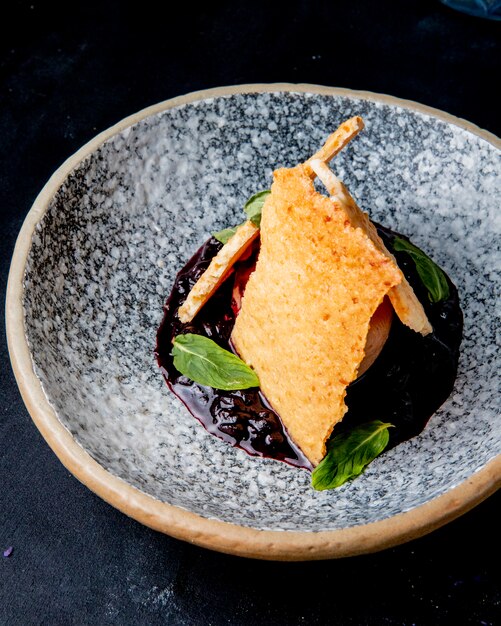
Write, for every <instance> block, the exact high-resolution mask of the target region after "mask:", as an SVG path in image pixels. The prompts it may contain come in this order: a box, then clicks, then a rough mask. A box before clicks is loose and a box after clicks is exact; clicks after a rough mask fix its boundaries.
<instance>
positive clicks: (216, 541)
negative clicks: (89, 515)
mask: <svg viewBox="0 0 501 626" xmlns="http://www.w3.org/2000/svg"><path fill="white" fill-rule="evenodd" d="M266 92H295V93H312V94H318V95H331V96H345V97H350V98H358V99H361V100H370V101H373V102H378V103H382V104H389V105H394V106H399V107H402V108H405V109H410V110H411V111H414V112H419V113H424V114H426V115H430V116H432V117H435V118H438V119H441V120H443V121H445V122H447V123H449V124H453V125H455V126H459V127H460V128H462V129H464V130H467V131H468V132H470V133H473V134H474V135H476V136H478V137H480V138H481V139H484V140H486V141H488V142H489V143H491V144H493V146H494V147H496V148H498V149H501V141H500V140H499V139H498V138H497V137H496V136H495V135H493V134H492V133H489V132H488V131H485V130H482V129H480V128H479V127H478V126H476V125H474V124H472V123H471V122H468V121H466V120H463V119H460V118H458V117H455V116H453V115H450V114H448V113H445V112H443V111H440V110H438V109H435V108H432V107H429V106H427V105H423V104H419V103H416V102H413V101H410V100H404V99H400V98H396V97H394V96H388V95H383V94H376V93H373V92H368V91H355V90H351V89H346V88H339V87H327V86H322V85H312V84H304V83H302V84H294V83H269V84H244V85H235V86H228V87H217V88H211V89H205V90H202V91H195V92H192V93H189V94H187V95H183V96H179V97H175V98H171V99H168V100H165V101H163V102H160V103H158V104H155V105H153V106H149V107H147V108H145V109H142V110H141V111H139V112H137V113H134V114H133V115H130V116H128V117H126V118H124V119H123V120H121V121H120V122H118V123H117V124H114V125H113V126H111V127H110V128H108V129H107V130H105V131H103V132H101V133H99V134H98V135H97V136H95V137H94V138H93V139H91V140H90V141H89V142H88V143H86V144H85V145H84V146H83V147H81V148H80V149H79V150H78V151H77V152H76V153H75V154H73V155H72V156H70V157H69V158H68V159H67V160H66V161H65V162H64V163H63V164H62V165H61V166H60V167H59V168H58V169H57V170H56V171H55V172H54V174H53V175H52V176H51V178H50V179H49V181H48V182H47V183H46V185H45V186H44V187H43V189H42V191H41V192H40V194H39V195H38V197H37V198H36V199H35V202H34V203H33V206H32V208H31V209H30V211H29V213H28V215H27V216H26V219H25V220H24V223H23V225H22V228H21V230H20V233H19V235H18V238H17V242H16V245H15V249H14V254H13V257H12V261H11V266H10V272H9V278H8V283H7V298H6V309H5V313H6V315H5V318H6V331H7V343H8V349H9V354H10V359H11V364H12V368H13V371H14V374H15V377H16V381H17V384H18V386H19V390H20V392H21V396H22V398H23V401H24V403H25V405H26V408H27V409H28V412H29V413H30V415H31V418H32V419H33V421H34V423H35V425H36V426H37V428H38V430H39V431H40V433H41V434H42V436H43V437H44V439H45V440H46V442H47V443H48V444H49V446H50V447H51V448H52V450H53V451H54V453H55V454H56V456H57V457H58V458H59V460H60V461H61V462H62V463H63V465H64V466H65V467H66V468H67V469H68V470H69V471H70V472H71V473H72V474H73V475H74V476H75V477H76V478H78V480H80V482H82V483H83V484H84V485H86V486H87V487H88V488H89V489H91V490H92V491H93V492H94V493H96V494H97V495H98V496H100V497H101V498H102V499H103V500H105V501H106V502H108V503H109V504H111V505H112V506H114V507H115V508H117V509H119V510H120V511H122V512H123V513H125V514H126V515H128V516H130V517H132V518H133V519H135V520H137V521H138V522H141V523H142V524H144V525H146V526H149V527H150V528H153V529H155V530H158V531H160V532H163V533H166V534H168V535H170V536H172V537H175V538H178V539H182V540H185V541H188V542H190V543H193V544H196V545H199V546H203V547H205V548H210V549H213V550H217V551H219V552H225V553H228V554H234V555H238V556H245V557H251V558H259V559H267V560H282V561H301V560H317V559H329V558H339V557H345V556H354V555H359V554H365V553H370V552H376V551H378V550H383V549H385V548H388V547H391V546H395V545H399V544H401V543H404V542H406V541H409V540H411V539H415V538H417V537H420V536H422V535H425V534H427V533H429V532H431V531H432V530H434V529H436V528H439V527H440V526H442V525H444V524H446V523H448V522H449V521H452V520H453V519H455V518H457V517H459V516H460V515H462V514H463V513H466V512H467V511H469V510H470V509H472V508H473V507H474V506H476V505H477V504H479V503H480V502H481V501H482V500H484V499H485V498H487V497H488V496H489V495H491V494H493V493H494V492H495V491H496V490H497V489H498V488H499V487H500V486H501V455H498V456H497V457H496V458H495V459H493V460H491V461H490V462H489V463H488V464H486V465H485V466H484V467H483V468H481V469H480V470H478V471H477V472H475V473H474V474H473V475H472V476H470V477H469V478H468V479H466V480H465V481H463V482H462V483H460V484H459V485H457V486H456V487H454V488H452V489H450V490H449V491H447V492H446V493H445V494H443V495H441V496H438V497H436V498H433V499H432V500H430V501H428V502H426V503H424V504H422V505H420V506H418V507H415V508H413V509H411V510H409V511H406V512H402V513H398V514H396V515H394V516H392V517H389V518H386V519H384V520H380V521H377V522H371V523H368V524H361V525H358V526H352V527H349V528H343V529H338V530H329V531H318V532H312V531H283V530H258V529H254V528H250V527H246V526H240V525H237V524H233V523H229V522H224V521H220V520H216V519H210V518H205V517H202V516H200V515H198V514H196V513H192V512H191V511H188V510H185V509H183V508H181V507H178V506H175V505H171V504H168V503H166V502H161V501H160V500H157V499H156V498H154V497H153V496H150V495H147V494H146V493H144V492H142V491H140V490H139V489H137V488H135V487H133V486H132V485H130V484H128V483H127V482H126V481H125V480H122V479H121V478H118V477H117V476H114V475H113V474H112V473H110V472H109V471H108V470H106V469H104V468H103V467H102V466H101V465H100V464H99V463H98V462H97V461H96V460H94V459H93V458H92V457H91V456H90V454H89V453H88V452H86V451H85V450H84V449H83V447H82V446H81V445H80V444H79V443H77V441H76V440H75V439H73V437H72V435H71V434H70V432H69V431H68V430H67V429H66V427H65V426H63V424H62V423H61V422H60V421H59V419H58V418H57V415H56V413H55V410H54V409H53V408H52V406H51V404H50V403H49V401H48V399H47V397H46V396H45V394H44V391H43V388H42V384H41V382H40V380H39V378H38V377H37V376H36V374H35V372H34V369H33V361H32V357H31V353H30V349H29V345H28V341H27V337H26V334H25V322H24V311H23V301H22V300H23V278H24V273H25V266H26V261H27V257H28V254H29V251H30V248H31V241H32V235H33V232H34V230H35V228H36V225H37V224H38V222H39V221H40V219H41V218H42V217H43V215H44V213H45V211H46V210H47V207H48V205H49V203H50V201H51V199H52V198H53V196H54V194H55V192H56V191H57V190H58V189H59V187H60V185H61V184H62V182H63V181H64V180H65V178H66V177H67V175H68V174H69V173H70V172H71V170H73V169H74V168H75V167H76V166H77V165H78V164H79V163H80V162H81V161H82V160H83V159H85V158H86V157H87V156H88V155H90V154H91V153H92V152H94V151H95V150H96V149H97V148H99V147H100V146H101V145H102V144H103V143H104V142H105V141H106V140H107V139H109V138H111V137H112V136H114V135H116V134H118V133H120V132H121V131H123V130H124V129H125V128H127V127H129V126H131V125H133V124H135V123H137V122H139V121H140V120H142V119H144V118H146V117H148V116H152V115H155V114H157V113H161V112H162V111H165V110H167V109H170V108H173V107H177V106H180V105H184V104H189V103H193V102H197V101H199V100H206V99H209V98H218V97H221V96H230V95H234V94H239V93H266Z"/></svg>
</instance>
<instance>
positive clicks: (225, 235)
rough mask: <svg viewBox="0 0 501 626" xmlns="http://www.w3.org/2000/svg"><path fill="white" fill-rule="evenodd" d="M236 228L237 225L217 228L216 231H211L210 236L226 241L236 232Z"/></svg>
mask: <svg viewBox="0 0 501 626" xmlns="http://www.w3.org/2000/svg"><path fill="white" fill-rule="evenodd" d="M237 228H238V226H230V228H223V230H218V232H217V233H212V236H213V237H215V238H216V239H217V240H218V241H220V242H221V243H228V241H229V240H230V239H231V238H232V237H233V235H234V234H235V233H236V232H237Z"/></svg>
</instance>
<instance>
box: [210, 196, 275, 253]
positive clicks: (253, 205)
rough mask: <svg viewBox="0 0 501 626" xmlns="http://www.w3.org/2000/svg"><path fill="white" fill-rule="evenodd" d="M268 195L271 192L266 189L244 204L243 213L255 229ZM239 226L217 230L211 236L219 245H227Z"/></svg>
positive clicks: (259, 222)
mask: <svg viewBox="0 0 501 626" xmlns="http://www.w3.org/2000/svg"><path fill="white" fill-rule="evenodd" d="M270 193H271V191H269V190H268V189H266V190H265V191H258V192H257V193H255V194H254V195H253V196H251V197H250V198H249V199H248V200H247V202H246V203H245V204H244V211H245V213H246V215H247V218H248V219H249V220H250V221H251V222H252V223H253V224H254V226H256V227H257V228H259V227H260V226H261V213H262V209H263V205H264V203H265V202H266V198H267V197H268V196H269V195H270ZM240 226H242V224H239V225H238V226H230V227H229V228H223V230H218V231H217V232H216V233H212V236H213V237H215V238H216V239H217V240H218V241H220V242H221V243H228V241H229V240H230V239H231V238H232V237H233V235H234V234H235V233H236V232H237V230H238V228H239V227H240Z"/></svg>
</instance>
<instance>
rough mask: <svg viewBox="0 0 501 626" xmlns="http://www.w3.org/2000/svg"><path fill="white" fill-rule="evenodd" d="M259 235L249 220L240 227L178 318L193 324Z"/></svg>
mask: <svg viewBox="0 0 501 626" xmlns="http://www.w3.org/2000/svg"><path fill="white" fill-rule="evenodd" d="M258 234H259V228H258V227H257V226H254V224H253V223H252V222H251V221H250V220H249V221H247V222H244V223H243V224H242V225H241V226H239V227H238V229H237V230H236V232H235V234H234V235H233V237H231V239H229V240H228V242H227V243H225V244H224V246H223V247H222V248H221V249H220V250H219V252H218V253H217V254H216V256H214V257H213V259H212V261H211V262H210V265H209V267H208V268H207V269H206V270H205V272H204V273H203V274H202V276H200V278H199V279H198V281H197V282H196V283H195V285H193V288H192V289H191V291H190V293H189V294H188V297H187V298H186V300H185V301H184V303H183V304H182V305H181V306H180V307H179V311H178V316H179V319H180V320H181V322H183V324H186V323H188V322H191V320H192V319H193V318H194V317H195V315H196V314H197V313H198V311H199V310H200V309H201V308H202V307H203V305H204V304H205V303H206V302H207V300H208V299H209V298H210V297H211V296H212V294H213V293H214V292H215V291H216V289H217V288H218V287H219V285H221V283H222V282H223V281H224V279H225V278H226V277H227V276H228V273H229V272H230V270H231V268H232V267H233V264H234V263H235V261H237V259H239V258H240V257H241V256H242V254H243V253H244V252H245V250H247V248H248V247H249V246H250V245H251V243H252V242H253V241H254V239H255V238H256V237H257V236H258Z"/></svg>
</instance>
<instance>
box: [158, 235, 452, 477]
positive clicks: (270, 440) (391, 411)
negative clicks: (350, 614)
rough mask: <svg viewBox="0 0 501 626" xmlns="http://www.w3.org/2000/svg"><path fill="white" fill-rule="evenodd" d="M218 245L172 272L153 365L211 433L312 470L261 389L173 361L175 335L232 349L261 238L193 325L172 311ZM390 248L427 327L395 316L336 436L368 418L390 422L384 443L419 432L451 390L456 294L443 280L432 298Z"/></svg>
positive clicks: (351, 391) (388, 238) (353, 389)
mask: <svg viewBox="0 0 501 626" xmlns="http://www.w3.org/2000/svg"><path fill="white" fill-rule="evenodd" d="M376 226H377V229H378V233H379V235H380V237H381V238H382V239H383V241H384V243H385V245H386V246H387V247H388V248H389V249H390V250H393V246H392V242H393V240H394V238H395V236H397V233H394V232H393V231H391V230H389V229H386V228H383V227H382V226H379V225H376ZM399 236H400V237H403V235H399ZM404 238H405V237H404ZM221 247H222V244H221V243H219V242H218V241H217V240H216V239H213V238H211V239H209V240H208V241H207V242H206V243H205V244H204V245H203V246H202V247H201V248H200V249H199V250H198V252H196V254H195V255H194V256H193V257H192V258H191V259H190V260H189V261H188V263H187V264H186V265H185V266H184V267H183V269H182V270H181V271H180V272H179V274H178V275H177V277H176V280H175V282H174V286H173V289H172V292H171V294H170V296H169V299H168V300H167V302H166V304H165V307H164V311H165V314H164V318H163V321H162V323H161V325H160V328H159V329H158V333H157V347H156V355H157V359H158V364H159V366H160V367H161V369H162V372H163V374H164V377H165V379H166V381H167V384H168V385H169V387H170V389H171V390H172V391H173V392H174V393H175V394H176V395H177V396H178V397H179V398H180V399H181V400H182V401H183V403H184V404H185V405H186V407H187V408H188V410H189V411H190V413H192V415H194V417H196V418H197V419H198V420H199V421H200V422H201V423H202V424H203V426H204V427H205V428H206V429H207V430H208V431H209V432H210V433H212V434H214V435H216V436H217V437H219V438H220V439H222V440H223V441H226V442H228V443H229V444H231V445H233V446H237V447H239V448H242V449H243V450H245V451H246V452H248V453H249V454H251V455H254V456H262V457H268V458H272V459H277V460H279V461H285V462H287V463H289V464H291V465H294V466H297V467H303V468H307V469H311V464H310V463H309V461H308V459H307V458H306V457H305V456H304V455H303V454H302V452H301V450H300V449H299V448H298V447H297V446H296V445H295V444H294V442H293V441H292V440H291V439H290V437H289V436H288V434H287V431H286V430H285V428H284V426H283V424H282V422H281V420H280V417H279V416H278V415H277V414H276V413H275V411H273V409H272V408H271V407H270V405H269V404H268V403H267V402H266V399H265V398H264V396H263V395H262V394H261V393H260V392H259V390H256V389H243V390H241V391H221V390H218V389H213V388H212V387H206V386H204V385H200V384H198V383H195V382H193V381H192V380H189V379H188V378H186V377H185V376H183V375H181V374H180V373H179V372H178V371H177V370H176V368H175V367H174V364H173V359H172V354H171V347H172V340H173V338H174V337H175V336H176V335H178V334H181V333H195V334H199V335H204V336H206V337H209V338H210V339H212V340H213V341H215V342H216V343H218V344H219V345H220V346H221V347H223V348H225V349H227V350H231V345H230V335H231V332H232V330H233V325H234V323H235V317H236V315H237V313H238V309H239V303H238V302H236V301H235V300H236V299H237V300H238V298H239V294H241V292H242V291H243V289H244V288H245V280H246V279H247V278H248V276H249V274H250V273H251V272H252V269H253V267H254V265H255V262H256V258H257V255H258V253H259V242H257V243H256V244H255V245H254V247H253V249H252V251H251V254H250V255H248V256H247V258H246V259H245V260H241V261H240V262H239V263H237V264H236V265H235V267H234V269H233V271H232V272H231V274H230V275H229V276H228V278H227V279H226V280H225V282H224V283H223V284H222V285H221V287H220V288H219V289H218V290H217V292H216V293H215V294H214V295H213V296H212V298H211V299H210V300H209V302H207V304H206V305H205V306H204V307H203V308H202V309H201V311H200V312H199V313H198V315H197V316H196V317H195V319H194V320H193V321H192V322H191V323H189V324H182V323H181V322H180V321H179V319H178V317H177V315H176V313H177V310H178V308H179V307H180V306H181V304H182V303H183V302H184V300H185V299H186V297H187V295H188V293H189V292H190V290H191V288H192V287H193V285H194V284H195V283H196V281H197V280H198V278H199V277H200V276H201V275H202V274H203V272H204V271H205V269H206V268H207V266H208V265H209V263H210V261H211V259H212V257H213V256H214V255H215V254H216V253H217V252H218V250H219V249H220V248H221ZM394 254H395V256H396V258H397V261H398V264H399V266H400V268H401V269H402V271H403V273H404V274H405V276H406V278H407V280H408V281H409V283H410V284H411V285H412V287H413V289H414V291H415V292H416V295H417V297H418V298H419V299H420V301H421V302H422V303H423V306H424V308H425V311H426V314H427V315H428V319H429V320H430V322H431V324H432V326H433V333H432V334H431V335H428V336H426V337H422V336H421V335H420V334H418V333H416V332H414V331H412V330H411V329H409V328H407V327H406V326H404V325H403V324H402V323H401V322H400V320H399V319H398V318H397V316H394V318H393V323H392V327H391V331H390V335H389V337H388V340H387V342H386V344H385V346H384V348H383V350H382V352H381V354H380V355H379V357H378V358H377V359H376V361H375V363H374V364H373V365H372V366H371V367H370V368H369V370H368V371H367V372H365V374H363V375H362V376H361V377H360V378H358V379H357V380H356V381H354V382H353V383H352V384H351V385H350V386H349V387H348V390H347V395H346V399H345V401H346V404H347V406H348V411H347V413H346V415H345V416H344V418H343V420H342V421H341V422H340V423H339V424H337V425H336V427H335V428H334V432H333V435H336V434H338V433H340V432H342V431H343V430H347V429H349V428H351V427H353V426H354V425H356V424H360V423H363V422H368V421H372V420H374V419H380V420H382V421H385V422H391V423H392V424H394V426H395V428H391V429H390V431H389V432H390V443H389V446H388V449H389V448H391V447H393V446H395V445H397V444H398V443H400V442H401V441H404V440H406V439H410V438H411V437H414V436H415V435H417V434H419V433H420V432H421V431H422V430H423V428H424V427H425V426H426V423H427V422H428V420H429V418H430V417H431V415H433V413H434V412H435V411H436V410H437V409H438V408H439V407H440V405H441V404H442V403H443V402H444V401H445V400H446V398H447V397H448V396H449V394H450V392H451V391H452V387H453V385H454V380H455V378H456V372H457V363H458V358H459V346H460V343H461V337H462V329H463V315H462V313H461V309H460V307H459V299H458V293H457V290H456V288H455V286H454V285H453V284H452V282H451V281H450V280H449V278H447V280H448V283H449V287H450V294H449V297H448V298H447V299H446V300H444V301H442V302H439V303H431V302H430V301H429V299H428V295H427V292H426V289H425V288H424V286H423V285H422V283H421V280H420V278H419V276H418V275H417V272H416V269H415V266H414V262H413V261H412V260H411V259H410V257H409V256H408V255H407V254H406V253H404V252H396V253H394Z"/></svg>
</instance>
